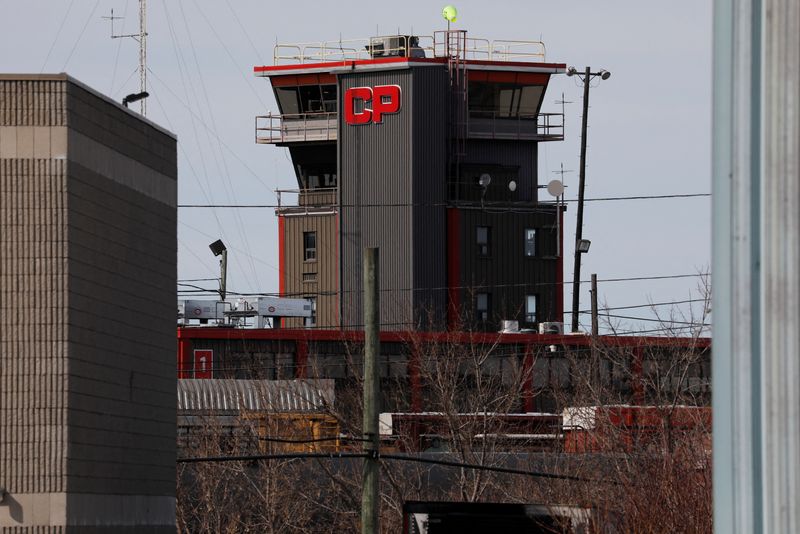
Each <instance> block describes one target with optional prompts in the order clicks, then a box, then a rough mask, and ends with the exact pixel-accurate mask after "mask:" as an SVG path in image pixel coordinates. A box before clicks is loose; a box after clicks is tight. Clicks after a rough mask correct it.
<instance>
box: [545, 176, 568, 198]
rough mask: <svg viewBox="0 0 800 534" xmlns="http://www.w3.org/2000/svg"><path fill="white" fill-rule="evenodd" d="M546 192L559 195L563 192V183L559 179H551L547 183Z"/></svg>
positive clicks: (554, 195) (555, 195)
mask: <svg viewBox="0 0 800 534" xmlns="http://www.w3.org/2000/svg"><path fill="white" fill-rule="evenodd" d="M547 192H548V193H550V196H553V197H560V196H561V195H563V194H564V184H562V183H561V181H560V180H551V181H550V183H549V184H547Z"/></svg>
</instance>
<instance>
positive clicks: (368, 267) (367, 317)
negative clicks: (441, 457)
mask: <svg viewBox="0 0 800 534" xmlns="http://www.w3.org/2000/svg"><path fill="white" fill-rule="evenodd" d="M378 260H379V255H378V249H377V248H366V249H364V423H363V434H364V439H365V441H364V452H365V453H367V454H368V456H367V457H366V458H364V470H363V474H362V477H361V533H362V534H376V533H377V532H379V531H380V521H379V516H378V505H379V504H380V499H379V495H378V491H379V480H378V475H379V474H380V465H379V462H378V446H379V436H378V407H379V404H380V369H379V367H378V356H379V354H380V352H381V351H380V337H379V336H378V332H379V329H380V327H379V324H380V302H379V300H378V285H379V283H378V272H379V271H378V267H379V261H378Z"/></svg>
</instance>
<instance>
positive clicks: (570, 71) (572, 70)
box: [567, 67, 578, 76]
mask: <svg viewBox="0 0 800 534" xmlns="http://www.w3.org/2000/svg"><path fill="white" fill-rule="evenodd" d="M576 74H578V69H576V68H575V67H569V68H568V69H567V76H575V75H576Z"/></svg>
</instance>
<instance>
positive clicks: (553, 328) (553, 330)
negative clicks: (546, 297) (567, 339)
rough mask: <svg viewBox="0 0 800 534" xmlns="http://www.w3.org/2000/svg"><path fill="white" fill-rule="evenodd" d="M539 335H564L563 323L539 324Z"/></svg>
mask: <svg viewBox="0 0 800 534" xmlns="http://www.w3.org/2000/svg"><path fill="white" fill-rule="evenodd" d="M539 333H540V334H563V333H564V323H555V322H548V323H539Z"/></svg>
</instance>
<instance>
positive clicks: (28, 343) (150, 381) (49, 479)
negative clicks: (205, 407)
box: [0, 75, 177, 534]
mask: <svg viewBox="0 0 800 534" xmlns="http://www.w3.org/2000/svg"><path fill="white" fill-rule="evenodd" d="M175 151H176V143H175V139H174V137H173V136H171V135H170V134H169V133H168V132H165V131H163V130H161V129H160V128H158V127H156V126H155V125H152V124H150V123H148V122H147V121H144V120H142V119H141V118H139V117H138V116H136V115H135V114H133V113H131V112H129V111H127V110H124V109H123V108H122V107H121V106H118V105H117V104H115V103H114V102H111V101H110V100H107V99H105V98H104V97H102V96H100V95H98V94H97V93H95V92H93V91H92V90H90V89H88V88H87V87H85V86H83V85H81V84H80V83H79V82H76V81H74V80H72V79H71V78H68V77H66V76H64V75H59V76H28V77H14V76H9V75H0V225H1V226H0V229H1V230H2V233H1V234H0V487H4V488H5V489H6V491H7V492H8V493H7V495H6V498H5V501H4V502H3V503H0V532H3V533H5V532H14V533H27V532H31V533H34V532H35V533H43V532H69V533H70V534H71V533H73V532H74V533H79V532H86V533H88V532H92V533H101V532H174V530H175V527H174V508H175V375H176V373H175V355H174V354H175V329H174V321H175V300H176V296H175V279H176V252H177V238H176V235H177V232H176V200H177V185H176V184H177V182H176V178H177V167H176V163H175V162H176V153H175Z"/></svg>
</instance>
